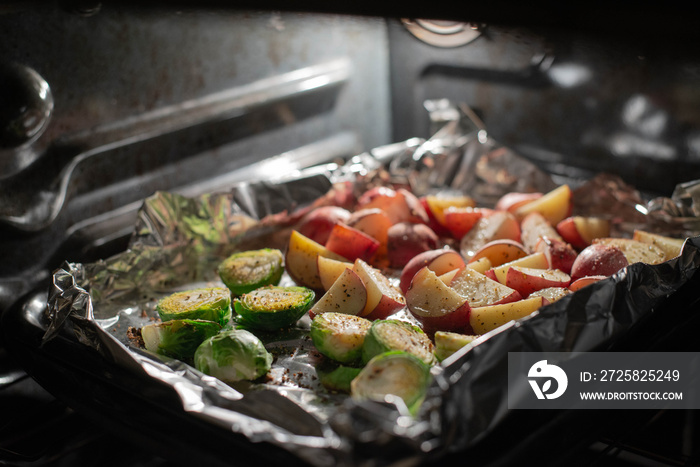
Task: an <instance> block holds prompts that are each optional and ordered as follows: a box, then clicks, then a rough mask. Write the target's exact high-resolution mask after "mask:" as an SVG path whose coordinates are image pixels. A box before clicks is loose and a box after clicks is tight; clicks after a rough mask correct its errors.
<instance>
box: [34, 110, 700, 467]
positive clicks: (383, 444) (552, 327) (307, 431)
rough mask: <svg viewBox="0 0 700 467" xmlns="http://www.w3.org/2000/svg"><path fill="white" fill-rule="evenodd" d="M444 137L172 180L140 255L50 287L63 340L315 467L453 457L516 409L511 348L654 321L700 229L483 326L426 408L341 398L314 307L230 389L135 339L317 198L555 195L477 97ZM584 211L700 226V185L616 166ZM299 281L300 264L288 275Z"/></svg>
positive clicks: (627, 230)
mask: <svg viewBox="0 0 700 467" xmlns="http://www.w3.org/2000/svg"><path fill="white" fill-rule="evenodd" d="M427 107H429V108H434V109H436V111H438V110H439V112H440V115H439V118H441V119H444V116H445V115H453V116H454V118H453V119H451V120H448V121H446V122H444V121H441V123H444V125H443V126H442V128H441V129H440V130H439V131H437V132H436V133H435V135H434V136H433V137H432V138H430V139H429V140H420V139H417V138H416V139H411V140H408V141H405V142H401V143H396V144H393V145H388V146H383V147H379V148H375V149H373V150H371V151H369V152H367V153H364V154H360V155H358V156H356V157H353V158H352V159H350V160H349V161H347V163H345V164H341V165H337V164H329V165H324V166H319V167H314V168H311V169H308V170H303V171H299V172H298V173H294V174H289V175H287V176H286V177H285V178H284V179H277V180H259V181H251V182H247V183H244V184H239V185H236V186H234V187H233V188H232V189H231V191H229V192H227V193H214V194H209V195H206V196H201V197H198V198H185V197H182V196H180V195H177V194H173V193H166V192H159V193H156V194H155V195H153V196H152V197H151V198H149V199H146V200H145V201H144V203H143V207H142V209H141V211H140V213H139V217H138V223H137V225H136V226H135V228H134V233H133V236H132V239H131V243H130V247H129V249H128V250H127V251H125V252H123V253H121V254H119V255H116V256H114V257H111V258H107V259H105V260H102V261H98V262H96V263H90V264H75V263H65V264H64V266H63V267H62V268H60V269H59V270H57V271H55V273H54V275H53V285H52V287H51V290H50V293H49V300H48V307H47V313H48V318H49V323H50V324H49V326H48V329H47V331H46V333H45V335H44V340H45V341H48V340H50V339H52V338H53V337H55V336H56V335H57V334H58V333H63V332H65V333H68V334H69V335H70V336H72V338H75V339H77V340H78V341H80V342H81V343H83V344H84V345H86V346H89V347H91V348H94V349H96V350H98V351H99V352H100V353H101V354H102V355H103V356H104V358H105V359H107V360H108V361H111V362H115V363H117V364H119V365H122V366H124V367H126V368H128V369H130V370H131V371H134V372H136V373H141V374H144V375H147V376H148V377H150V378H153V379H154V380H157V381H159V382H162V383H165V384H166V385H167V387H169V388H171V389H172V391H173V393H174V394H175V395H176V396H177V400H179V401H180V402H181V404H182V408H183V409H184V410H186V411H187V412H190V413H191V414H192V416H193V417H197V418H198V419H204V420H206V421H208V422H209V423H211V424H212V425H216V426H220V427H223V428H225V429H227V430H231V431H232V432H233V433H237V434H243V435H245V436H246V437H247V439H249V440H250V442H251V443H258V442H269V443H273V444H275V445H278V446H280V447H283V448H284V449H286V450H288V451H289V452H290V453H292V454H294V455H296V456H297V457H298V458H299V459H301V460H302V461H305V462H307V463H308V464H309V465H314V466H331V465H334V466H335V465H340V466H343V465H387V464H393V463H399V462H401V463H403V462H410V461H414V460H419V459H425V458H433V457H434V458H438V457H439V456H441V455H443V454H445V453H448V452H451V451H461V450H464V449H468V448H471V447H474V446H475V445H477V444H478V442H479V441H480V440H481V439H483V438H484V437H485V436H487V435H488V434H489V433H490V432H492V431H493V430H494V428H495V427H497V426H498V425H499V423H503V422H504V420H505V419H506V418H507V415H508V410H507V408H506V407H507V404H506V400H507V398H506V396H507V394H506V393H505V391H506V387H507V384H506V381H504V380H503V378H504V377H505V376H504V375H505V374H506V373H505V371H501V372H499V371H497V370H498V369H499V368H501V369H502V368H503V365H505V362H506V361H507V355H508V352H512V351H544V350H551V351H587V350H593V349H598V350H600V349H603V348H607V347H609V346H610V345H612V344H613V343H614V342H615V339H616V338H617V337H618V336H620V335H622V334H624V333H625V332H626V331H627V330H628V329H629V328H630V327H631V326H633V325H634V323H636V322H637V321H638V320H639V319H640V317H642V316H644V315H646V314H648V313H652V312H654V310H655V309H656V307H657V305H658V304H659V303H662V302H663V300H665V299H666V298H667V297H668V296H669V295H671V294H673V293H676V292H677V291H678V290H679V289H680V288H681V287H682V285H683V284H684V283H686V282H687V281H688V280H689V278H690V277H692V275H693V274H694V273H695V271H696V269H697V268H698V266H700V256H699V255H698V248H700V241H699V240H698V239H697V238H692V239H690V240H689V241H687V242H686V245H685V247H684V250H683V253H682V255H681V256H680V257H679V258H676V259H674V260H671V261H669V262H667V263H665V264H662V265H657V266H648V265H643V264H635V265H632V266H630V267H628V268H626V269H625V270H623V271H622V272H620V273H618V274H616V275H614V276H613V277H611V278H609V279H607V280H604V281H601V282H599V283H597V284H594V285H592V286H590V287H588V288H586V289H583V290H581V291H579V292H577V293H576V294H571V295H569V296H567V297H565V298H564V299H561V300H559V301H558V302H555V303H554V304H551V305H549V306H547V307H545V308H543V309H541V310H540V311H539V312H536V313H534V314H533V315H532V316H530V317H529V318H526V319H523V320H520V321H518V322H513V323H510V324H509V325H506V326H504V327H502V328H500V329H497V330H496V331H494V332H491V333H488V334H486V335H484V336H482V337H480V338H479V339H478V340H477V341H475V342H474V343H473V344H471V345H469V346H467V347H465V348H464V349H462V350H461V351H460V352H458V353H457V354H455V355H453V356H452V357H450V358H449V359H448V360H446V361H445V362H444V364H443V366H440V367H435V368H434V371H433V376H434V381H433V384H432V386H431V389H430V391H429V394H428V396H427V398H426V400H425V402H424V403H423V405H422V407H421V410H420V412H419V414H418V415H417V416H410V415H409V414H408V412H407V411H406V408H405V407H404V406H403V405H402V403H401V400H400V399H399V400H396V399H395V398H394V399H392V398H389V399H387V400H385V401H382V402H378V401H364V402H359V401H355V400H352V399H351V398H350V397H348V396H344V395H338V394H329V393H327V392H326V391H325V390H323V389H322V388H321V387H320V384H319V383H318V380H317V378H316V375H315V369H314V367H315V364H316V363H317V362H318V359H319V355H318V354H317V353H316V352H315V351H314V349H313V345H312V344H311V343H310V340H309V339H308V334H307V331H308V326H309V321H308V319H307V318H306V319H302V320H300V322H299V323H298V326H297V327H296V328H294V329H291V330H288V331H284V332H279V333H266V334H265V335H262V336H261V338H262V339H263V341H264V342H265V344H266V346H267V348H268V349H270V350H271V351H272V353H273V355H275V363H274V365H273V369H272V371H271V374H270V378H269V381H267V382H265V383H254V384H253V383H241V384H238V385H227V384H224V383H222V382H220V381H218V380H216V379H215V378H211V377H208V376H206V375H203V374H201V373H199V372H197V371H196V370H195V369H194V368H192V367H190V366H189V365H187V364H185V363H182V362H179V361H176V360H172V359H168V358H165V357H161V356H157V355H153V354H150V353H149V352H147V351H145V350H142V349H139V348H138V347H136V346H135V345H134V343H133V342H132V340H131V339H130V338H129V337H128V332H127V330H128V329H129V327H135V328H138V327H141V326H143V325H145V324H147V323H149V322H152V320H153V319H155V317H156V316H157V315H156V313H155V310H154V308H155V303H156V301H157V300H158V299H159V298H161V297H163V296H164V295H167V294H170V293H172V292H174V291H177V290H183V289H188V288H194V287H197V286H202V285H221V283H220V282H219V279H218V276H217V275H216V265H217V264H218V262H219V261H221V260H222V259H223V258H225V257H226V256H228V255H229V254H231V253H232V252H234V251H239V250H245V249H250V248H257V247H263V246H267V247H277V248H281V249H283V248H284V247H285V242H286V239H287V238H288V235H289V232H290V229H291V228H293V226H294V224H295V223H296V222H297V221H298V220H299V219H300V217H301V216H302V215H303V214H304V213H305V212H308V210H310V209H312V208H313V207H315V206H319V205H324V204H334V205H340V206H348V207H350V206H351V205H352V203H353V201H354V199H355V197H356V195H357V194H359V193H361V192H362V191H364V190H366V189H367V188H369V187H371V186H376V185H388V184H391V185H394V186H396V185H401V186H408V187H410V188H411V189H412V190H413V191H414V192H415V193H416V194H418V195H421V194H426V193H429V192H437V191H458V192H463V193H467V194H469V195H471V196H472V197H474V198H475V200H476V201H477V203H478V204H480V205H484V206H491V205H493V204H494V203H495V202H496V200H497V199H498V198H499V197H500V196H501V195H502V194H504V193H507V192H511V191H541V192H546V191H549V190H550V189H552V188H553V187H554V186H556V183H555V182H554V181H553V180H552V178H551V177H550V176H549V175H548V174H546V173H544V172H542V171H541V170H539V169H538V168H537V167H536V166H534V165H533V164H531V163H530V162H528V161H527V160H525V159H523V158H521V157H519V156H518V155H517V154H515V153H514V152H513V151H512V150H510V149H509V148H507V147H503V146H501V145H499V144H498V143H497V142H495V141H494V140H493V139H491V138H490V137H489V136H488V134H487V133H486V130H485V129H484V128H483V127H481V126H480V125H479V124H478V123H479V122H476V123H475V122H474V120H473V118H472V119H470V118H469V112H466V111H465V108H464V107H461V108H459V107H455V109H454V112H445V103H444V102H441V103H440V105H435V103H432V104H431V105H429V106H427ZM569 182H570V183H571V185H572V188H574V191H575V194H574V196H575V200H576V206H577V208H576V209H577V213H580V214H584V215H585V214H595V215H598V216H600V215H601V214H603V215H605V216H607V217H608V218H609V219H610V220H611V222H612V223H613V226H614V232H615V234H616V235H621V236H629V235H630V234H631V233H632V232H633V230H634V229H635V228H644V229H647V230H651V231H656V232H667V233H673V234H675V235H684V236H696V235H698V233H700V229H699V228H698V222H697V221H698V212H697V211H698V210H699V209H700V207H699V206H700V204H699V203H700V201H699V199H700V198H698V197H699V196H700V182H698V181H692V182H688V183H684V184H683V185H681V186H679V187H678V189H677V190H676V192H674V193H673V194H672V196H671V197H669V198H656V199H652V200H645V199H643V197H642V196H641V195H640V194H639V193H638V192H637V191H636V190H634V189H633V188H632V187H630V186H628V185H626V184H625V183H624V182H622V181H621V180H619V179H618V178H616V177H614V176H610V175H606V174H601V175H599V176H598V177H595V178H594V179H592V180H571V181H569ZM285 283H287V284H291V283H292V282H291V279H289V278H288V277H287V276H286V275H285V276H284V277H283V284H285Z"/></svg>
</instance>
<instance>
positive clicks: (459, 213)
mask: <svg viewBox="0 0 700 467" xmlns="http://www.w3.org/2000/svg"><path fill="white" fill-rule="evenodd" d="M491 212H493V211H492V210H491V209H488V208H447V209H446V210H445V227H446V228H447V230H449V232H450V234H452V237H453V238H454V239H455V240H461V239H462V237H464V236H465V235H466V234H467V233H468V232H469V231H470V230H471V229H472V227H474V225H476V223H477V222H479V219H481V218H482V217H484V216H487V215H489V214H490V213H491Z"/></svg>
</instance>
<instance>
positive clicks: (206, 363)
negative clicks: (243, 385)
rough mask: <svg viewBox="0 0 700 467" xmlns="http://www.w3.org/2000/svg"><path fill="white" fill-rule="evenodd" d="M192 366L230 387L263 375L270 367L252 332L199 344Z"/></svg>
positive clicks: (233, 331)
mask: <svg viewBox="0 0 700 467" xmlns="http://www.w3.org/2000/svg"><path fill="white" fill-rule="evenodd" d="M194 364H195V368H197V369H198V370H199V371H201V372H202V373H205V374H207V375H210V376H213V377H215V378H218V379H220V380H221V381H224V382H226V383H233V382H236V381H241V380H254V379H258V378H260V377H261V376H263V375H265V374H266V373H267V372H268V371H270V368H271V366H272V355H271V354H270V353H269V352H268V351H267V350H266V349H265V346H264V345H263V343H262V342H261V341H260V339H258V338H257V337H256V336H255V335H254V334H252V333H251V332H249V331H246V330H244V329H231V330H228V331H221V332H220V333H219V334H217V335H215V336H213V337H210V338H208V339H207V340H205V341H204V342H202V344H201V345H200V346H199V347H198V348H197V351H196V352H195V353H194Z"/></svg>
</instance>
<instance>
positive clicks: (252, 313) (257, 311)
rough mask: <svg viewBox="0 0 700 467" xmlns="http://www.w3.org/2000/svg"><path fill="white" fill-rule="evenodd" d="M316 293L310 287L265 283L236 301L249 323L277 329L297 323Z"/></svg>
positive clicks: (239, 313)
mask: <svg viewBox="0 0 700 467" xmlns="http://www.w3.org/2000/svg"><path fill="white" fill-rule="evenodd" d="M315 297H316V295H315V294H314V291H313V290H311V289H307V288H306V287H296V286H294V287H279V286H274V285H270V286H265V287H260V288H259V289H255V290H253V291H252V292H249V293H247V294H243V295H242V296H240V297H239V298H237V299H236V300H235V301H234V303H233V305H234V308H235V310H236V313H238V315H239V316H240V317H241V319H242V320H243V323H244V325H245V326H246V327H251V328H254V329H261V330H264V331H274V330H276V329H280V328H286V327H290V326H292V325H294V324H295V323H296V322H297V321H298V320H299V318H301V317H302V316H303V315H304V313H306V312H307V311H308V310H309V308H311V305H313V302H314V298H315Z"/></svg>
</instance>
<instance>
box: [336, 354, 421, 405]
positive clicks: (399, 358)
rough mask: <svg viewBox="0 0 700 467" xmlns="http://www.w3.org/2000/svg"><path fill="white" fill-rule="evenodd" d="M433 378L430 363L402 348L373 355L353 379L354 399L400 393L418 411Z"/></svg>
mask: <svg viewBox="0 0 700 467" xmlns="http://www.w3.org/2000/svg"><path fill="white" fill-rule="evenodd" d="M430 382H431V376H430V365H426V364H425V363H424V362H423V361H422V360H421V359H420V358H418V357H416V356H415V355H413V354H410V353H408V352H402V351H392V352H386V353H382V354H379V355H377V356H375V357H374V358H372V360H370V361H369V362H368V363H367V365H366V366H365V367H364V368H363V369H362V371H360V373H359V374H358V375H357V377H355V379H353V380H352V383H350V387H351V391H350V394H351V395H352V397H353V398H355V399H374V400H383V399H384V397H385V396H386V395H388V394H392V395H394V396H398V397H400V398H401V399H403V401H404V403H405V404H406V406H407V407H408V409H409V410H410V411H411V413H415V412H416V411H417V410H418V407H420V404H421V402H422V401H423V399H424V397H425V394H426V392H427V390H428V386H429V385H430Z"/></svg>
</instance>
